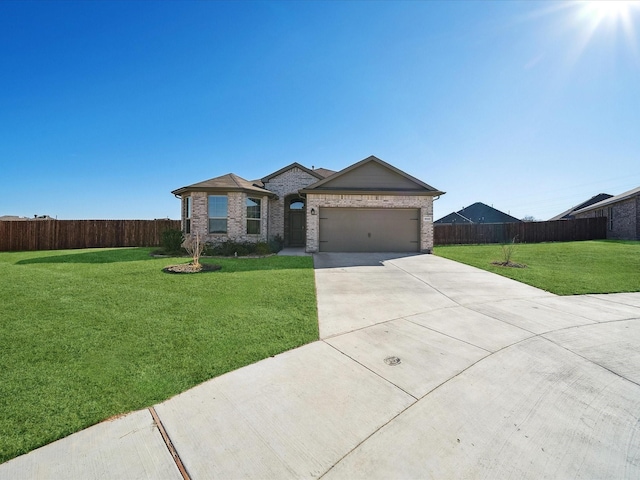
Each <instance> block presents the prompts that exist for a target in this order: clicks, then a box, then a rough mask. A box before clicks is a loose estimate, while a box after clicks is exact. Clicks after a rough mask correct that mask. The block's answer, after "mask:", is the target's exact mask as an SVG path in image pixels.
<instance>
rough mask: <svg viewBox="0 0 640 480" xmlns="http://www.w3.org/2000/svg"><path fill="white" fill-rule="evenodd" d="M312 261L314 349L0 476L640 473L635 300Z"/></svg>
mask: <svg viewBox="0 0 640 480" xmlns="http://www.w3.org/2000/svg"><path fill="white" fill-rule="evenodd" d="M314 261H315V266H316V270H315V275H316V288H317V296H318V312H319V319H320V336H321V340H320V341H318V342H314V343H312V344H309V345H306V346H304V347H301V348H298V349H295V350H292V351H289V352H286V353H284V354H281V355H278V356H276V357H273V358H269V359H266V360H263V361H261V362H258V363H256V364H254V365H250V366H248V367H245V368H242V369H240V370H237V371H234V372H231V373H228V374H226V375H223V376H221V377H218V378H215V379H213V380H210V381H208V382H206V383H204V384H202V385H200V386H198V387H195V388H193V389H191V390H189V391H187V392H184V393H183V394H181V395H178V396H176V397H174V398H172V399H170V400H168V401H166V402H163V403H161V404H159V405H156V406H155V407H153V408H151V409H149V410H142V411H139V412H134V413H132V414H129V415H127V416H125V417H122V418H119V419H117V420H114V421H111V422H103V423H101V424H99V425H96V426H94V427H91V428H89V429H87V430H84V431H82V432H79V433H77V434H74V435H71V436H70V437H67V438H65V439H62V440H60V441H58V442H55V443H53V444H51V445H48V446H46V447H43V448H41V449H39V450H36V451H34V452H32V453H30V454H27V455H25V456H22V457H19V458H17V459H14V460H11V461H9V462H7V463H5V464H3V465H1V466H0V478H118V477H119V478H125V477H126V478H183V474H184V475H188V476H190V478H194V479H196V478H212V477H215V478H278V479H281V478H327V479H330V478H345V479H351V478H531V479H539V478H598V479H602V478H611V479H619V478H639V477H640V421H639V418H640V294H616V295H590V296H579V297H557V296H555V295H551V294H549V293H546V292H543V291H541V290H538V289H535V288H532V287H529V286H526V285H523V284H520V283H518V282H515V281H512V280H508V279H506V278H503V277H500V276H497V275H493V274H491V273H488V272H484V271H481V270H477V269H475V268H472V267H468V266H465V265H461V264H458V263H455V262H452V261H449V260H445V259H442V258H439V257H435V256H433V255H415V256H400V255H383V254H318V255H315V256H314ZM163 434H164V435H163ZM181 468H182V473H181V470H180V469H181Z"/></svg>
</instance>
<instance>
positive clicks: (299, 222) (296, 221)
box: [289, 210, 306, 247]
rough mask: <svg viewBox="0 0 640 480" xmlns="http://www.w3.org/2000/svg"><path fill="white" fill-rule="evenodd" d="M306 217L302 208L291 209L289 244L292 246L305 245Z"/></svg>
mask: <svg viewBox="0 0 640 480" xmlns="http://www.w3.org/2000/svg"><path fill="white" fill-rule="evenodd" d="M304 224H305V218H304V211H302V210H290V211H289V246H291V247H304V245H305V240H306V238H305V235H304V227H305V225H304Z"/></svg>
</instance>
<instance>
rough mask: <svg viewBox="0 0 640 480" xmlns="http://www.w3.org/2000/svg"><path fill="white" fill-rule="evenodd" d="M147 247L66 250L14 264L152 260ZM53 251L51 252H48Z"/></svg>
mask: <svg viewBox="0 0 640 480" xmlns="http://www.w3.org/2000/svg"><path fill="white" fill-rule="evenodd" d="M149 251H150V250H149V249H148V248H115V249H111V248H109V249H96V250H89V251H87V250H77V251H73V250H66V252H69V253H65V254H63V255H59V254H52V255H44V256H41V257H35V258H25V259H23V260H19V261H17V262H16V265H30V264H34V263H119V262H139V261H141V260H153V257H151V255H149ZM50 253H53V252H50Z"/></svg>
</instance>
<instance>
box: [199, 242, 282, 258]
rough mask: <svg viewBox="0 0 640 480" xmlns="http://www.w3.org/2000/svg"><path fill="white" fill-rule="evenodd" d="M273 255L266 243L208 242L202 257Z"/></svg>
mask: <svg viewBox="0 0 640 480" xmlns="http://www.w3.org/2000/svg"><path fill="white" fill-rule="evenodd" d="M270 253H273V250H272V249H271V247H270V245H269V244H268V243H266V242H259V243H253V242H234V241H233V240H227V241H225V242H216V243H212V242H208V243H207V245H206V247H205V251H204V255H207V256H211V257H245V256H247V255H269V254H270Z"/></svg>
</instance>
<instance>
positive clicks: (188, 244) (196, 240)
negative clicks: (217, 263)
mask: <svg viewBox="0 0 640 480" xmlns="http://www.w3.org/2000/svg"><path fill="white" fill-rule="evenodd" d="M205 246H206V244H205V242H203V241H202V240H201V239H200V234H199V233H196V234H195V235H190V236H188V237H187V238H185V239H184V242H182V248H184V249H185V250H186V251H187V253H188V254H189V256H190V257H191V258H193V262H192V265H193V266H194V267H196V268H197V267H200V256H201V255H202V252H204V248H205Z"/></svg>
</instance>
